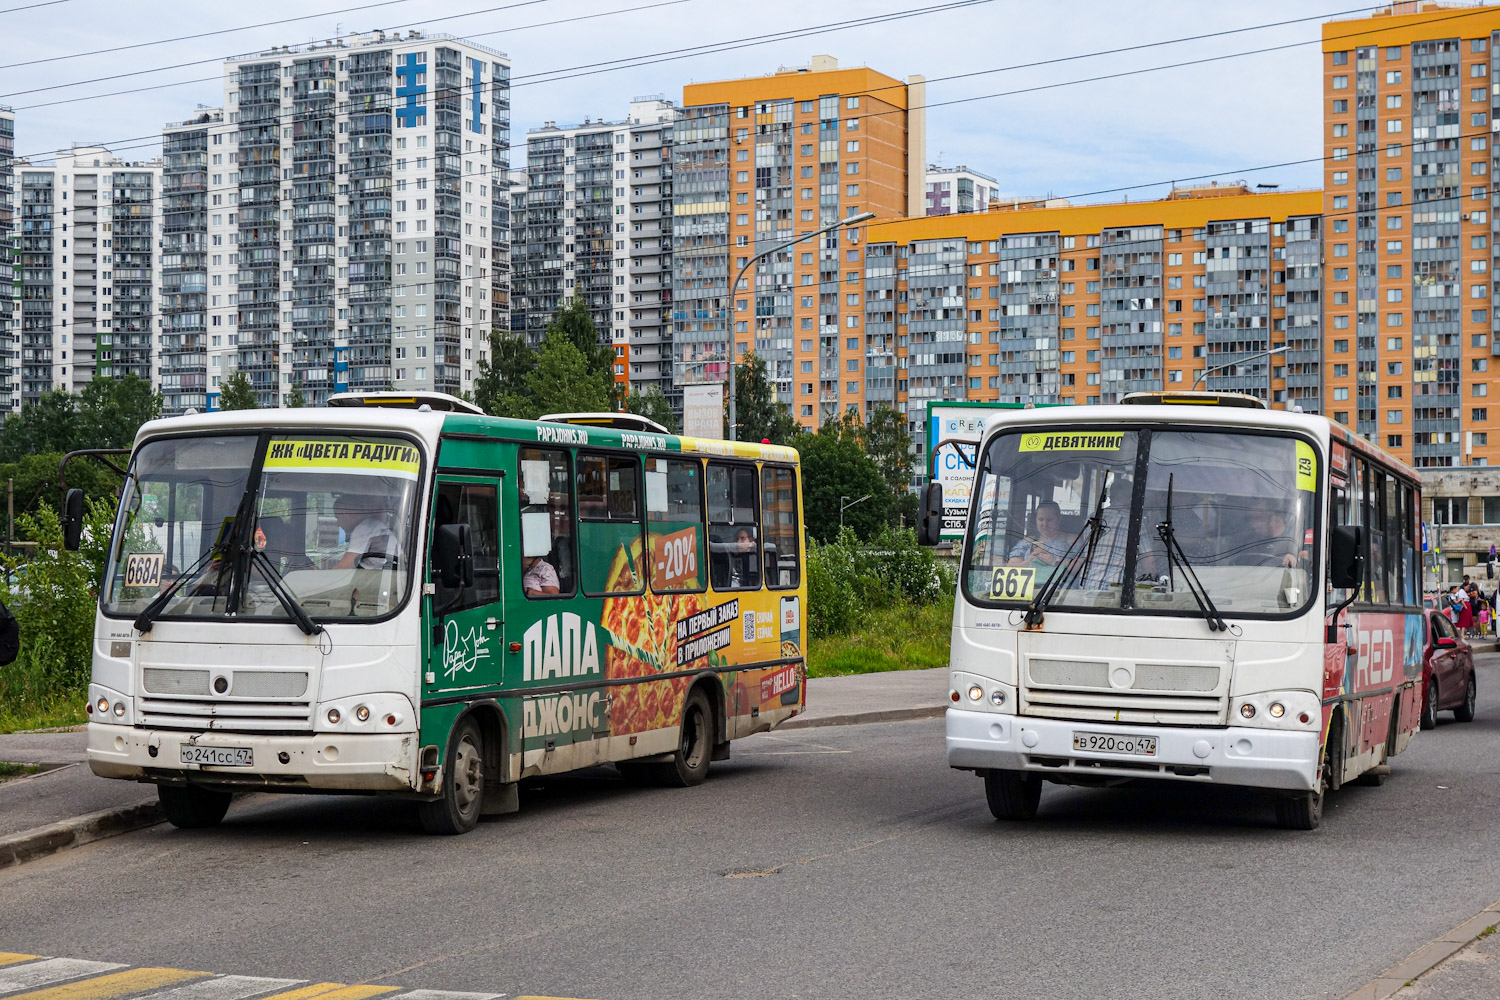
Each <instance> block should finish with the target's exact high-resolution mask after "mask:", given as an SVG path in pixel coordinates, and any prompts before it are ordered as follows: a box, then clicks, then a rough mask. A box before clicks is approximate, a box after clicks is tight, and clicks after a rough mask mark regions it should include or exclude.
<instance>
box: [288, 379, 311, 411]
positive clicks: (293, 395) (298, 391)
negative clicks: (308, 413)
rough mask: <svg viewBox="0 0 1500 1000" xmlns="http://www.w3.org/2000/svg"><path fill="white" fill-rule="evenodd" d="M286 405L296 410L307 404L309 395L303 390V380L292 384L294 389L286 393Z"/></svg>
mask: <svg viewBox="0 0 1500 1000" xmlns="http://www.w3.org/2000/svg"><path fill="white" fill-rule="evenodd" d="M286 405H287V406H289V407H291V408H292V409H294V410H300V409H302V408H303V407H304V406H306V405H307V395H306V394H305V393H303V391H302V383H301V382H298V383H297V384H296V385H294V386H292V391H291V392H289V393H287V394H286Z"/></svg>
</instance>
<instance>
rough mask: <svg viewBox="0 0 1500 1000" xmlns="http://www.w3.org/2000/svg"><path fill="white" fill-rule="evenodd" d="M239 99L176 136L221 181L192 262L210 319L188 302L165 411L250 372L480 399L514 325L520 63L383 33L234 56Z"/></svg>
mask: <svg viewBox="0 0 1500 1000" xmlns="http://www.w3.org/2000/svg"><path fill="white" fill-rule="evenodd" d="M224 95H225V103H224V109H223V112H222V114H221V115H216V113H214V112H208V113H207V117H208V118H209V120H208V121H203V122H199V121H193V122H187V123H182V124H180V125H176V126H171V127H169V128H168V129H167V130H166V144H167V146H168V147H169V148H170V149H171V152H169V154H168V155H169V156H175V154H177V153H181V154H182V158H181V160H180V161H179V160H177V159H174V160H173V163H174V166H173V170H174V172H175V171H177V170H182V171H184V172H186V173H193V172H196V173H198V174H199V175H202V174H206V176H207V183H206V187H205V188H204V192H205V195H206V204H204V205H203V206H202V213H203V215H204V216H206V221H205V222H204V225H205V226H206V236H207V239H206V241H205V243H204V245H203V250H202V252H201V253H196V252H195V253H194V254H192V255H190V257H191V259H188V258H184V259H183V262H182V263H183V269H184V270H185V271H190V273H191V274H193V275H194V276H195V278H196V275H198V274H201V275H202V276H203V279H204V280H203V281H202V282H201V286H202V288H203V295H204V296H205V298H206V315H205V316H204V317H203V320H204V321H203V324H202V326H201V327H199V326H198V325H197V320H196V316H197V315H198V314H197V312H196V311H195V306H196V303H195V302H194V301H192V300H191V299H185V300H181V303H180V304H181V309H180V310H179V312H180V314H181V315H182V316H183V317H184V319H183V321H182V322H181V324H180V325H179V324H178V323H177V322H175V321H174V325H173V328H174V331H180V335H178V336H177V337H176V339H175V340H174V342H173V350H174V352H175V353H174V361H173V366H172V372H171V373H172V374H174V375H176V374H180V375H182V376H183V378H184V379H185V381H183V382H181V383H179V384H178V385H177V386H174V388H179V389H180V390H181V391H180V392H176V393H174V398H175V399H176V404H175V405H173V404H170V403H169V406H168V409H169V412H174V411H176V410H179V409H181V408H185V407H186V406H188V405H196V404H195V402H194V400H195V399H196V398H197V397H198V392H199V390H198V387H199V386H200V385H201V386H202V395H203V397H204V402H206V404H207V405H208V406H210V407H212V406H213V405H215V401H216V399H217V395H218V388H219V386H221V385H222V382H223V380H224V379H225V378H228V377H229V375H230V374H231V373H232V372H233V371H235V370H239V371H242V372H244V373H245V374H246V376H247V377H248V378H249V379H250V382H251V384H252V385H253V387H254V388H255V390H256V393H257V396H258V398H259V401H260V403H261V405H262V406H274V405H278V404H280V403H283V402H285V400H286V398H287V396H288V395H289V394H290V393H291V392H292V391H293V390H294V389H300V390H301V391H302V393H303V394H304V397H305V398H306V400H307V402H308V403H309V404H317V403H320V402H322V401H323V400H324V399H326V398H327V396H328V394H329V393H331V392H336V391H343V390H346V389H353V390H358V389H382V388H387V387H391V388H396V389H412V390H418V389H435V390H439V391H444V392H452V393H458V392H467V391H469V390H470V389H471V388H472V386H473V381H474V376H475V375H476V374H477V371H478V365H479V362H480V361H482V360H484V359H485V357H486V351H487V347H488V334H489V331H490V329H491V328H492V327H497V326H498V327H501V328H506V327H508V326H509V320H510V318H509V291H510V206H509V201H510V199H509V190H508V188H509V183H508V178H507V172H508V167H509V144H510V61H509V58H508V57H507V56H505V55H504V54H503V53H500V52H497V51H495V50H493V49H489V48H486V47H484V46H481V45H476V44H474V43H472V42H468V41H465V40H463V39H459V38H454V37H451V36H448V35H438V34H424V33H420V32H416V31H411V32H407V33H405V34H401V33H392V34H387V33H385V32H374V33H371V34H367V35H354V36H349V37H345V38H342V39H339V40H338V41H334V42H327V43H318V44H313V45H308V46H285V47H281V48H272V49H271V50H269V51H266V52H261V53H259V54H256V55H253V56H244V57H238V58H235V59H232V60H229V61H228V62H226V63H225V74H224ZM189 134H191V135H192V136H193V138H191V139H190V138H188V136H189ZM200 135H201V140H200V138H198V136H200ZM179 140H180V141H179ZM178 146H181V147H182V148H181V149H178V148H176V147H178ZM199 146H202V147H203V148H202V150H201V151H200V150H199V149H198V147H199ZM200 152H201V154H202V156H204V157H206V158H207V162H206V163H204V164H201V165H200V164H199V162H198V156H199V154H200ZM190 186H191V185H190ZM185 193H186V192H184V194H185ZM185 200H190V199H185ZM179 207H180V208H181V211H182V213H183V214H184V215H193V214H194V213H195V212H196V211H197V209H196V207H195V206H188V205H183V206H179ZM189 245H191V241H189ZM200 258H206V259H200ZM188 265H191V267H190V268H189V267H188ZM221 280H222V284H221V283H220V281H221ZM199 284H200V283H199V282H198V281H196V280H192V281H190V282H188V285H187V286H185V287H191V288H197V287H198V286H199ZM184 294H191V293H186V292H185V293H184ZM221 330H222V332H220V331H221ZM198 334H202V337H201V338H198V339H195V336H196V335H198ZM198 358H201V359H202V364H201V365H200V364H199V363H198V361H197V359H198ZM200 372H201V378H200ZM164 390H165V387H164Z"/></svg>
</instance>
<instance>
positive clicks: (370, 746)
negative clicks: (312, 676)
mask: <svg viewBox="0 0 1500 1000" xmlns="http://www.w3.org/2000/svg"><path fill="white" fill-rule="evenodd" d="M88 737H89V741H88V759H89V768H90V769H91V770H92V771H93V772H94V773H95V774H97V775H100V776H101V777H105V778H124V779H127V780H134V781H152V782H157V783H165V784H176V783H180V782H183V781H189V782H192V783H193V784H201V785H211V786H215V787H220V788H234V789H245V790H247V791H248V790H251V789H264V790H267V791H319V792H339V791H351V792H409V791H412V790H413V789H414V787H415V785H416V783H415V782H414V781H413V778H414V776H415V775H414V768H415V763H416V759H417V750H416V747H417V735H416V734H415V733H382V734H379V735H376V734H351V733H327V734H315V735H308V736H256V735H251V734H248V733H220V732H212V733H183V732H174V731H170V730H156V729H136V728H133V727H130V726H111V725H106V724H100V723H97V722H91V723H89V727H88ZM184 746H189V747H194V746H196V747H213V748H223V749H233V750H249V751H250V760H251V762H250V764H249V766H243V767H223V766H215V765H211V764H188V763H183V760H182V748H183V747H184ZM283 754H284V755H285V758H286V762H285V763H283V762H282V755H283Z"/></svg>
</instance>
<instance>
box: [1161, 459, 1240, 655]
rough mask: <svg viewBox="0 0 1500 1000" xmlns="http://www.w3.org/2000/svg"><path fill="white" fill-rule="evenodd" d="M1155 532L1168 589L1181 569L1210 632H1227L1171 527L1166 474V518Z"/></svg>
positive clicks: (1173, 585) (1170, 498) (1168, 478)
mask: <svg viewBox="0 0 1500 1000" xmlns="http://www.w3.org/2000/svg"><path fill="white" fill-rule="evenodd" d="M1156 533H1157V534H1158V535H1160V536H1161V541H1162V545H1163V546H1165V547H1166V550H1167V574H1168V576H1167V581H1168V583H1167V586H1168V588H1169V589H1170V590H1176V589H1177V582H1176V577H1175V576H1174V575H1173V574H1174V571H1175V570H1177V569H1179V568H1180V569H1181V570H1182V578H1183V580H1185V581H1186V582H1187V585H1188V591H1189V592H1190V593H1191V594H1192V595H1193V600H1195V601H1197V602H1198V610H1199V611H1201V612H1203V620H1204V621H1206V622H1208V629H1209V631H1210V632H1227V631H1229V626H1228V625H1226V624H1224V616H1223V615H1221V614H1220V613H1219V609H1218V608H1217V607H1215V606H1214V600H1213V598H1212V597H1209V596H1208V588H1207V587H1205V586H1203V583H1202V581H1200V580H1199V579H1198V574H1197V573H1196V572H1194V570H1193V564H1192V563H1190V562H1189V561H1188V557H1187V553H1186V552H1184V551H1182V546H1181V545H1180V544H1179V543H1178V541H1177V533H1176V531H1174V530H1173V528H1172V477H1171V476H1167V519H1166V520H1165V521H1162V522H1161V523H1159V524H1158V525H1157V526H1156Z"/></svg>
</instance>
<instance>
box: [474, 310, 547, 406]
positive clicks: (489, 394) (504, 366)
mask: <svg viewBox="0 0 1500 1000" xmlns="http://www.w3.org/2000/svg"><path fill="white" fill-rule="evenodd" d="M489 355H490V356H489V358H488V359H487V360H484V361H481V362H479V377H478V378H476V379H475V380H474V405H475V406H478V407H479V408H480V409H481V410H483V411H484V412H485V413H488V414H490V415H491V416H496V417H518V416H521V415H522V414H521V413H520V412H518V410H529V409H530V404H529V400H528V399H527V393H528V391H529V390H527V388H526V376H527V375H529V374H530V373H531V371H532V370H533V369H534V368H536V352H535V351H533V350H532V349H531V348H530V347H528V346H527V344H526V338H525V337H524V336H523V335H521V334H519V333H511V332H510V331H508V330H492V331H490V350H489Z"/></svg>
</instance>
